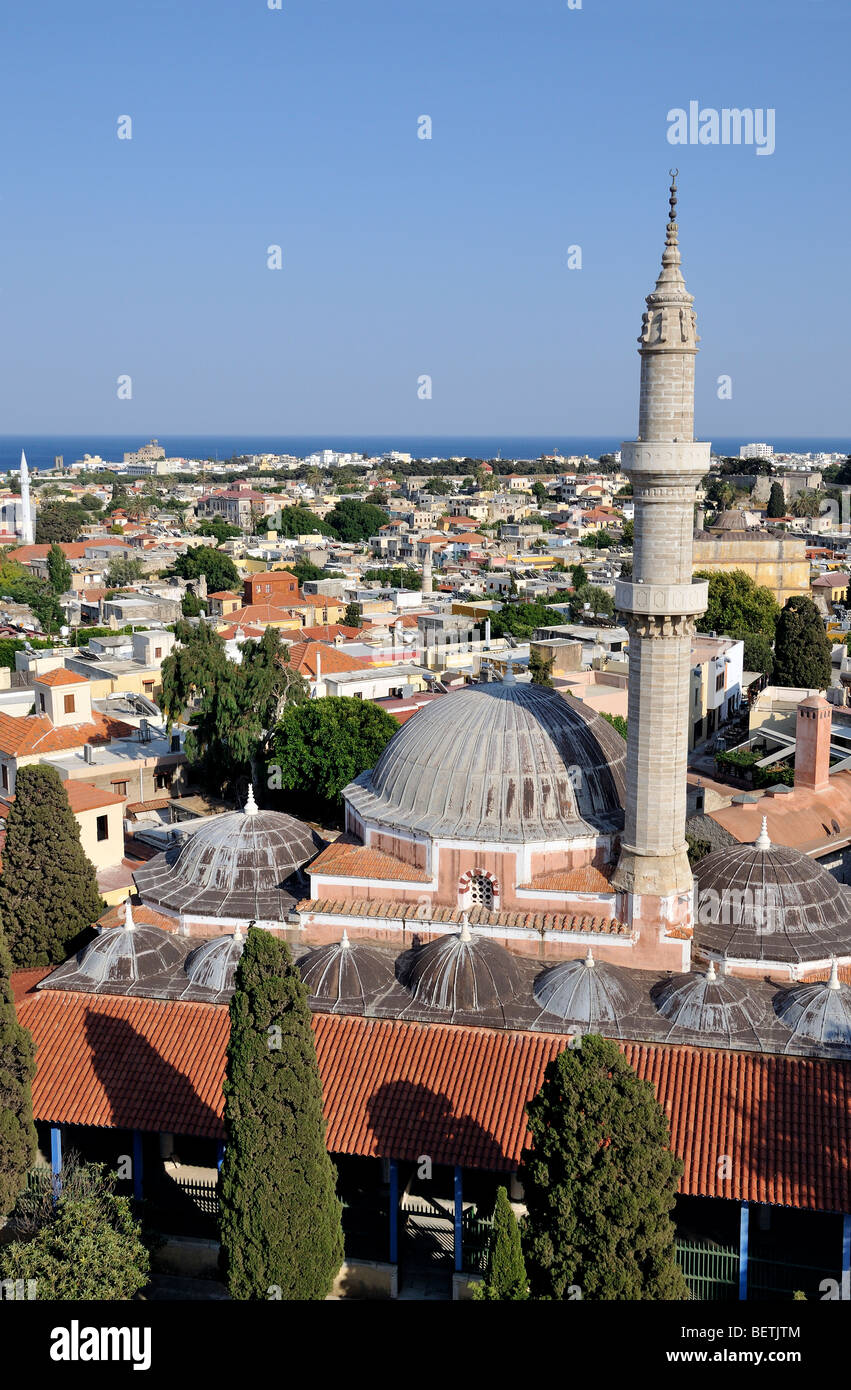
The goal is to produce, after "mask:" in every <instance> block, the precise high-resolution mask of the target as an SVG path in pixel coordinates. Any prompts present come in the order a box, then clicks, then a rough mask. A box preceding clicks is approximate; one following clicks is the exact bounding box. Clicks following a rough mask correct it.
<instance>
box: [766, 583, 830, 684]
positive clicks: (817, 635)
mask: <svg viewBox="0 0 851 1390" xmlns="http://www.w3.org/2000/svg"><path fill="white" fill-rule="evenodd" d="M830 653H831V644H830V639H829V637H828V635H827V633H826V632H825V630H824V623H823V622H822V620H821V615H820V614H819V611H818V609H817V608H816V606H815V604H814V603H813V601H812V599H809V598H804V597H803V596H802V595H796V597H795V598H790V599H788V600H787V602H786V604H785V606H784V608H783V610H782V612H781V614H780V618H779V620H778V623H777V635H776V638H775V641H774V677H773V679H774V684H775V685H791V686H799V687H802V686H806V687H809V688H811V689H815V690H826V689H827V687H828V686H829V685H830V682H831V663H830Z"/></svg>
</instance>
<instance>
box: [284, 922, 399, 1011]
mask: <svg viewBox="0 0 851 1390" xmlns="http://www.w3.org/2000/svg"><path fill="white" fill-rule="evenodd" d="M298 968H299V970H300V971H301V978H302V979H303V980H304V983H305V985H306V986H307V992H308V994H309V995H310V997H311V999H313V1000H315V1002H316V1003H317V1004H322V1005H324V1006H326V1007H327V1008H334V1006H335V1005H336V1004H353V1005H360V1006H364V1005H365V1004H367V1003H368V1001H369V1000H370V999H371V998H373V997H374V996H375V995H376V994H380V993H381V992H382V991H383V990H386V989H389V988H390V986H391V985H392V984H393V978H394V977H393V967H392V964H391V962H390V960H389V959H388V957H387V956H385V955H384V954H383V952H381V951H377V950H376V949H375V947H374V946H367V945H364V944H362V943H361V942H357V943H356V944H355V945H354V946H353V945H352V944H351V942H350V941H349V938H348V934H347V933H346V932H345V931H344V932H343V936H342V940H340V941H332V942H331V944H330V945H328V946H318V947H317V948H316V949H315V950H313V951H308V953H307V955H305V956H302V958H301V960H300V961H299V962H298Z"/></svg>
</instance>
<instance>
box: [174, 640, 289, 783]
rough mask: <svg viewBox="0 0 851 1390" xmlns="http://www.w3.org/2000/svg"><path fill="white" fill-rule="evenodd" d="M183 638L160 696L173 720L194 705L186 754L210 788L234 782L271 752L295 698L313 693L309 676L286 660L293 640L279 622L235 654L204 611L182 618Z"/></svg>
mask: <svg viewBox="0 0 851 1390" xmlns="http://www.w3.org/2000/svg"><path fill="white" fill-rule="evenodd" d="M175 632H176V635H177V637H178V639H179V642H180V646H178V647H176V648H175V650H174V651H173V652H171V654H170V655H169V656H167V657H166V659H165V661H164V662H163V664H162V692H161V696H160V699H161V703H162V709H163V713H164V714H165V716H166V720H167V723H168V726H169V728H171V726H172V724H173V723H174V721H175V720H178V719H181V718H182V717H183V714H184V711H185V710H186V709H187V707H190V706H191V707H192V708H193V713H192V715H191V721H190V722H191V728H190V730H189V732H188V733H187V735H186V742H185V748H186V755H187V757H188V759H189V761H190V763H191V764H192V765H193V767H194V769H195V771H196V774H197V775H198V776H199V777H200V778H201V780H202V781H203V782H204V783H205V784H206V785H207V786H208V787H210V788H211V789H213V790H218V791H222V790H224V789H225V788H226V787H227V788H230V789H231V790H233V789H234V786H235V784H236V782H237V781H238V780H239V779H241V778H244V777H245V776H247V775H249V774H251V773H252V771H253V768H254V765H255V764H256V763H257V762H260V761H263V760H265V758H266V756H267V753H268V743H269V738H270V734H271V732H272V730H273V729H274V726H275V723H276V721H277V719H278V717H279V714H280V712H281V710H282V709H283V708H284V706H285V705H286V704H287V702H288V701H297V700H304V699H306V698H307V693H308V691H307V684H306V682H305V681H304V679H303V678H302V677H301V676H300V675H299V674H298V673H297V672H295V671H293V670H291V669H290V668H289V667H288V666H287V665H286V657H287V654H288V648H287V647H286V646H285V645H284V644H283V643H282V641H281V634H280V631H279V630H278V629H277V628H274V627H269V628H267V629H266V631H265V632H264V633H263V636H262V637H261V638H259V639H258V640H257V641H249V642H245V643H243V645H242V650H241V656H242V661H241V663H239V664H237V663H236V662H235V661H230V660H229V659H228V657H227V656H226V654H225V645H224V641H223V639H222V638H221V637H220V636H219V634H218V633H217V632H216V631H215V630H214V629H213V627H212V626H211V625H210V624H209V623H206V622H204V620H203V619H202V620H201V622H200V623H198V625H197V626H196V627H190V626H189V624H188V623H178V624H177V626H176V628H175Z"/></svg>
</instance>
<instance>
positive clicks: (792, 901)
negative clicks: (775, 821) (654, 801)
mask: <svg viewBox="0 0 851 1390" xmlns="http://www.w3.org/2000/svg"><path fill="white" fill-rule="evenodd" d="M695 877H696V878H697V880H698V882H697V894H696V904H697V925H696V927H695V933H694V934H695V942H696V944H697V946H698V947H699V948H700V949H701V950H702V951H705V952H706V953H707V954H708V955H710V956H715V957H716V959H723V958H724V957H727V958H729V959H730V960H731V961H735V960H742V961H780V962H789V963H796V962H804V961H812V960H822V961H823V960H824V959H825V958H826V957H827V958H829V957H830V956H840V957H841V956H846V955H851V895H849V893H848V889H847V888H845V887H844V886H843V885H842V884H841V883H838V882H837V880H836V879H835V878H833V876H832V875H831V874H829V873H828V871H827V869H823V868H822V867H821V865H820V864H819V863H818V862H817V861H816V860H815V859H810V857H809V856H808V855H806V854H803V853H801V851H800V850H797V849H789V848H787V846H785V845H773V844H772V843H771V840H770V839H769V836H768V828H767V823H766V821H765V820H763V823H762V831H761V832H760V835H759V838H758V839H757V840H756V841H755V842H754V843H753V844H744V845H731V846H729V847H728V848H726V849H720V850H717V851H716V852H715V853H714V854H709V855H707V857H706V858H705V859H702V860H701V861H700V863H699V864H698V865H697V867H696V869H695Z"/></svg>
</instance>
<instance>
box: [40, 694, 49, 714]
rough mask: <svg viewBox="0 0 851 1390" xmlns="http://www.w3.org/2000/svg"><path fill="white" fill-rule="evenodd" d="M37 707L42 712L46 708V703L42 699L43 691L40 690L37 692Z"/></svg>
mask: <svg viewBox="0 0 851 1390" xmlns="http://www.w3.org/2000/svg"><path fill="white" fill-rule="evenodd" d="M38 707H39V709H40V710H41V712H42V714H44V711H45V710H46V709H47V705H46V703H45V699H44V692H43V691H41V690H40V691H39V692H38Z"/></svg>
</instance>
